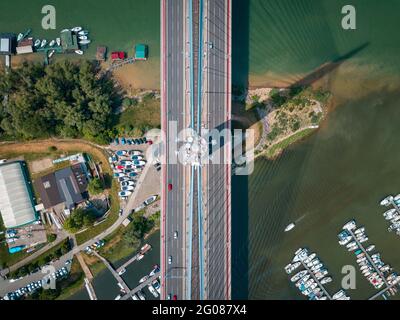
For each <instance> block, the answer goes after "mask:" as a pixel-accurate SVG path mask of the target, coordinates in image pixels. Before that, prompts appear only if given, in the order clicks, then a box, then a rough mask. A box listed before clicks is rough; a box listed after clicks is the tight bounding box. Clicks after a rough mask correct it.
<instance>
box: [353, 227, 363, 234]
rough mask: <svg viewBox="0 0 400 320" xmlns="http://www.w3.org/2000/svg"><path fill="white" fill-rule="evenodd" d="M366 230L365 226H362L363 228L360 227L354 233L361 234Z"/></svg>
mask: <svg viewBox="0 0 400 320" xmlns="http://www.w3.org/2000/svg"><path fill="white" fill-rule="evenodd" d="M364 231H365V227H361V228H358V229H357V230H355V231H354V233H355V234H361V233H363V232H364Z"/></svg>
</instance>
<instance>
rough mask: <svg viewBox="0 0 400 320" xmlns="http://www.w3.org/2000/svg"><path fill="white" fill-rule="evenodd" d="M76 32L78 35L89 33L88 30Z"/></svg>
mask: <svg viewBox="0 0 400 320" xmlns="http://www.w3.org/2000/svg"><path fill="white" fill-rule="evenodd" d="M78 34H79V35H80V36H87V35H88V34H89V31H87V30H81V31H79V32H78Z"/></svg>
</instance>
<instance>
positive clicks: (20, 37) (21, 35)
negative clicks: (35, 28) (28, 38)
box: [17, 33, 24, 41]
mask: <svg viewBox="0 0 400 320" xmlns="http://www.w3.org/2000/svg"><path fill="white" fill-rule="evenodd" d="M23 37H24V34H23V33H19V34H18V37H17V41H21V40H22V38H23Z"/></svg>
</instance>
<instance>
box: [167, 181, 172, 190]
mask: <svg viewBox="0 0 400 320" xmlns="http://www.w3.org/2000/svg"><path fill="white" fill-rule="evenodd" d="M171 190H172V183H168V191H171Z"/></svg>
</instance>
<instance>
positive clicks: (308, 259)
mask: <svg viewBox="0 0 400 320" xmlns="http://www.w3.org/2000/svg"><path fill="white" fill-rule="evenodd" d="M316 256H317V254H316V253H312V254H310V255H309V256H308V257H307V258H306V259H304V261H303V262H304V263H306V264H307V263H310V262H311V261H312V260H313V259H314V258H315V257H316Z"/></svg>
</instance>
